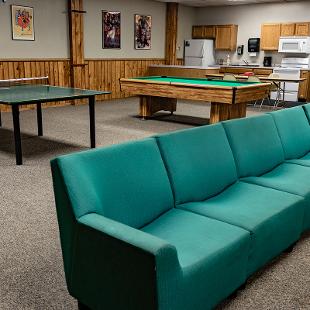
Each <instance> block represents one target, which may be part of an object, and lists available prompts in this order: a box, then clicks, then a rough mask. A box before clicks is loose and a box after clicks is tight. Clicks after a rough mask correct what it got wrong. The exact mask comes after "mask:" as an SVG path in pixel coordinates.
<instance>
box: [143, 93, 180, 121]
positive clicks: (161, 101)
mask: <svg viewBox="0 0 310 310" xmlns="http://www.w3.org/2000/svg"><path fill="white" fill-rule="evenodd" d="M176 108H177V99H173V98H166V97H152V96H140V113H139V114H140V116H141V117H142V119H143V120H145V119H147V118H148V117H150V116H152V115H153V114H155V113H156V112H158V111H170V113H171V114H173V112H174V111H176Z"/></svg>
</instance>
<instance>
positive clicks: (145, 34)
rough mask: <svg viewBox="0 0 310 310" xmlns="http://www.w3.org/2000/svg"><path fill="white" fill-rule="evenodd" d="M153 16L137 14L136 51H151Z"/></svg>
mask: <svg viewBox="0 0 310 310" xmlns="http://www.w3.org/2000/svg"><path fill="white" fill-rule="evenodd" d="M151 32H152V16H151V15H139V14H135V49H137V50H150V49H151V39H152V35H151Z"/></svg>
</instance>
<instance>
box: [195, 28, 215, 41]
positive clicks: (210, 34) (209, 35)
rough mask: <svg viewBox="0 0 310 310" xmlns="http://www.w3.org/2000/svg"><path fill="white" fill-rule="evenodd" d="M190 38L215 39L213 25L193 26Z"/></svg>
mask: <svg viewBox="0 0 310 310" xmlns="http://www.w3.org/2000/svg"><path fill="white" fill-rule="evenodd" d="M192 38H193V39H215V26H213V25H203V26H193V29H192Z"/></svg>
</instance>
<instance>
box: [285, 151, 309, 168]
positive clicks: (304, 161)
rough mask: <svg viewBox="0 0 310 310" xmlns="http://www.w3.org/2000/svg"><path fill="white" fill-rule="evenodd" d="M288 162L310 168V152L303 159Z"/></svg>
mask: <svg viewBox="0 0 310 310" xmlns="http://www.w3.org/2000/svg"><path fill="white" fill-rule="evenodd" d="M287 162H288V163H292V164H297V165H302V166H306V167H310V152H309V153H308V154H306V155H305V156H303V157H301V158H297V159H290V160H287Z"/></svg>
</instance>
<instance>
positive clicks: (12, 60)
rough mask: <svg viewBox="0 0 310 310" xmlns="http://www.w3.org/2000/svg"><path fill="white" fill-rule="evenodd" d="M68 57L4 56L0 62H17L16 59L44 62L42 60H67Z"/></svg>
mask: <svg viewBox="0 0 310 310" xmlns="http://www.w3.org/2000/svg"><path fill="white" fill-rule="evenodd" d="M69 60H70V58H5V59H0V62H17V61H22V62H30V61H35V62H44V61H69Z"/></svg>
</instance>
